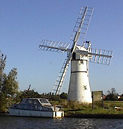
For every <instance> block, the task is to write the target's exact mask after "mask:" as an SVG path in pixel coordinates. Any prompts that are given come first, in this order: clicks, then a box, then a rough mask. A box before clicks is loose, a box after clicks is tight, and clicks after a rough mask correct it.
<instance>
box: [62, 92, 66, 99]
mask: <svg viewBox="0 0 123 129" xmlns="http://www.w3.org/2000/svg"><path fill="white" fill-rule="evenodd" d="M67 97H68V94H67V93H64V92H62V93H61V94H60V98H61V99H67Z"/></svg>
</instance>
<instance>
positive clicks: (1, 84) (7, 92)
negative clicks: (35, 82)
mask: <svg viewBox="0 0 123 129" xmlns="http://www.w3.org/2000/svg"><path fill="white" fill-rule="evenodd" d="M1 58H3V54H2V56H0V112H4V111H7V109H8V107H9V106H10V105H11V104H13V103H14V102H15V100H16V96H17V94H18V82H17V69H16V68H13V69H12V70H11V71H10V72H9V74H8V75H7V74H6V73H4V72H3V71H4V68H5V60H6V58H4V60H3V59H1ZM3 66H4V67H3Z"/></svg>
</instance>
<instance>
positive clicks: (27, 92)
mask: <svg viewBox="0 0 123 129" xmlns="http://www.w3.org/2000/svg"><path fill="white" fill-rule="evenodd" d="M18 97H19V98H20V100H22V99H23V98H40V97H41V95H40V94H39V93H38V92H36V91H34V90H24V91H21V92H20V94H19V95H18Z"/></svg>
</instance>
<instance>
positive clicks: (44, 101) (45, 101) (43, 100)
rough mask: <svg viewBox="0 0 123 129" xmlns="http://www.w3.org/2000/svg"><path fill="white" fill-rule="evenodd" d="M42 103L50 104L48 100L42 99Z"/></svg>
mask: <svg viewBox="0 0 123 129" xmlns="http://www.w3.org/2000/svg"><path fill="white" fill-rule="evenodd" d="M40 101H41V103H49V102H48V100H47V99H40Z"/></svg>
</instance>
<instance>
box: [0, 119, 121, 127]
mask: <svg viewBox="0 0 123 129" xmlns="http://www.w3.org/2000/svg"><path fill="white" fill-rule="evenodd" d="M0 129H123V119H83V118H63V119H49V118H29V117H3V116H1V117H0Z"/></svg>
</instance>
